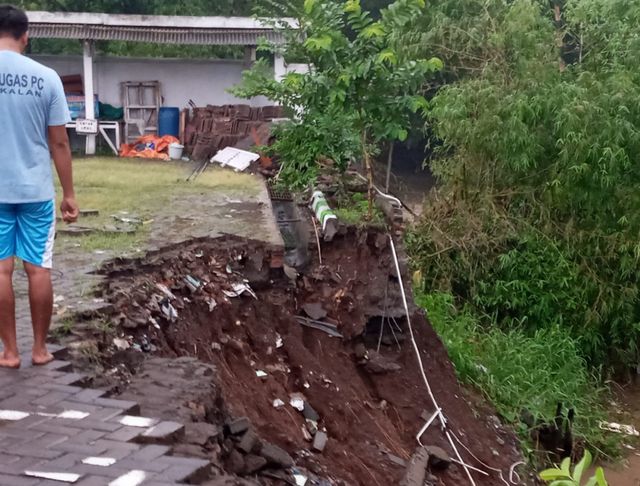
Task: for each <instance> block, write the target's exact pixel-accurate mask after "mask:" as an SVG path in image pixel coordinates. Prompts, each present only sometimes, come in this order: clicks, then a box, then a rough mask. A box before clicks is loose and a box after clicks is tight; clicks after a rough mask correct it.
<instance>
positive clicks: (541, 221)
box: [412, 0, 640, 371]
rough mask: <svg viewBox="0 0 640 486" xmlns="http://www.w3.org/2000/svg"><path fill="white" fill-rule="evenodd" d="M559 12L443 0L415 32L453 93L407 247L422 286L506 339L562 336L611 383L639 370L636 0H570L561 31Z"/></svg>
mask: <svg viewBox="0 0 640 486" xmlns="http://www.w3.org/2000/svg"><path fill="white" fill-rule="evenodd" d="M456 4H457V6H456ZM555 6H556V5H555V4H551V5H550V4H549V3H547V2H537V1H534V0H514V1H512V2H503V1H501V0H490V1H488V2H484V3H483V4H482V5H478V3H477V2H473V1H471V0H469V1H464V0H463V1H461V2H453V1H448V0H439V1H437V2H436V6H434V11H431V12H429V14H428V15H427V16H425V20H424V23H423V25H422V26H423V29H422V32H421V33H418V34H414V41H415V40H417V39H423V40H427V42H425V45H427V46H428V48H430V49H433V48H435V46H442V47H441V48H440V50H439V51H438V50H437V51H436V52H438V53H439V54H440V55H441V56H443V57H445V59H446V60H448V61H449V62H450V64H449V66H453V67H452V68H451V70H449V71H448V75H449V76H450V77H449V79H450V80H452V81H454V82H452V83H450V84H449V85H447V86H444V87H443V88H442V89H440V90H439V91H438V93H437V95H436V96H435V98H434V99H433V100H432V107H433V109H432V111H431V114H432V118H431V120H430V126H431V128H432V129H433V130H434V132H435V134H436V136H437V137H438V138H439V140H440V142H441V148H440V150H439V158H438V160H436V161H435V162H434V163H433V164H432V169H433V170H434V171H435V172H436V174H437V175H438V177H439V179H440V181H441V184H442V187H441V190H440V195H441V197H440V198H439V202H438V203H437V204H431V205H429V206H428V207H427V218H425V220H424V222H423V225H422V226H421V228H420V229H419V231H417V232H416V234H415V238H414V239H413V240H412V244H413V245H414V250H415V253H414V255H415V257H416V262H418V264H419V265H420V266H421V267H423V268H424V269H425V275H427V278H428V279H429V282H430V283H433V284H434V285H435V286H442V287H446V288H453V289H454V290H455V291H456V293H457V294H458V295H459V296H460V297H462V298H465V299H468V300H470V301H471V302H473V303H474V304H475V306H476V307H477V308H478V310H479V311H480V312H481V313H488V314H491V315H496V316H497V317H498V321H499V322H500V323H501V325H503V326H505V327H510V328H511V327H524V328H525V329H529V330H531V331H532V332H533V331H535V330H536V329H539V328H541V327H546V326H555V325H558V324H559V325H562V326H564V328H566V329H567V330H568V332H570V333H571V334H572V335H573V336H574V337H576V338H578V339H579V342H580V343H581V346H582V350H583V353H584V356H585V357H586V358H588V359H589V362H590V363H591V364H592V365H594V366H601V365H605V366H606V367H613V368H615V369H617V370H619V371H621V370H624V369H625V367H627V366H631V365H633V366H635V364H637V362H638V360H639V358H640V356H639V353H638V344H637V343H638V342H639V339H640V324H639V322H640V294H639V292H638V283H639V278H638V276H639V275H640V244H639V243H638V234H639V232H640V200H639V198H638V195H637V187H638V185H639V184H640V105H639V104H638V100H639V99H640V73H639V72H638V69H637V61H636V60H635V57H636V56H635V53H637V52H638V48H639V47H640V44H639V42H640V40H639V39H638V37H637V32H636V31H637V29H636V25H637V21H638V20H640V0H631V1H624V2H623V1H621V0H611V1H610V0H574V1H571V2H566V5H563V6H561V7H562V9H561V16H562V22H561V23H560V24H559V23H558V22H556V21H555V19H556V16H555V11H554V10H553V9H552V8H551V7H555ZM465 13H468V14H469V15H467V16H465V15H466V14H465ZM559 39H560V42H558V40H559ZM566 39H577V40H578V42H577V44H575V45H574V47H573V51H572V52H574V53H575V55H574V56H573V57H572V58H568V57H566V56H564V55H563V56H562V59H561V54H563V53H566V52H567V49H566V46H565V44H566Z"/></svg>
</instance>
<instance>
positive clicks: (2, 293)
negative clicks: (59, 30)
mask: <svg viewBox="0 0 640 486" xmlns="http://www.w3.org/2000/svg"><path fill="white" fill-rule="evenodd" d="M28 28H29V20H28V18H27V16H26V14H25V13H24V12H23V11H22V10H20V9H18V8H15V7H12V6H10V5H0V135H1V137H2V138H1V139H0V339H2V343H3V345H4V351H3V353H2V354H1V355H0V367H5V368H18V367H20V354H19V351H18V346H17V340H16V315H15V296H14V293H13V285H12V275H13V268H14V259H15V257H18V258H19V259H21V260H22V261H23V263H24V268H25V271H26V273H27V276H28V279H29V303H30V305H31V320H32V324H33V334H34V343H33V349H32V360H33V364H35V365H43V364H46V363H48V362H50V361H51V360H52V359H53V356H52V355H51V354H50V353H49V352H48V350H47V345H46V339H47V333H48V332H49V326H50V325H51V315H52V311H53V288H52V285H51V267H52V254H53V239H54V235H55V221H56V211H55V206H54V197H55V191H54V187H53V175H52V169H51V156H53V160H54V163H55V166H56V170H57V172H58V176H59V178H60V183H61V185H62V191H63V198H62V205H61V207H60V210H61V212H62V218H63V220H64V221H66V222H68V223H69V222H74V221H76V220H77V218H78V212H79V211H78V205H77V204H76V201H75V194H74V189H73V176H72V170H71V150H70V147H69V139H68V137H67V132H66V128H65V124H66V123H67V122H68V121H69V120H70V117H69V111H68V107H67V102H66V98H65V94H64V90H63V88H62V82H61V81H60V77H59V76H58V75H57V74H56V73H55V72H54V71H53V70H51V69H49V68H47V67H45V66H42V65H40V64H38V63H37V62H35V61H33V60H31V59H29V58H27V57H24V56H23V55H22V53H23V52H24V50H25V48H26V47H27V43H28V32H27V31H28Z"/></svg>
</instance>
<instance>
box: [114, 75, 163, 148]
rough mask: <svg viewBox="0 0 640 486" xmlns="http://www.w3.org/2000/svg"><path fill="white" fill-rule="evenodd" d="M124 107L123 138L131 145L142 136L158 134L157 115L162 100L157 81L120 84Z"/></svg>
mask: <svg viewBox="0 0 640 486" xmlns="http://www.w3.org/2000/svg"><path fill="white" fill-rule="evenodd" d="M121 87H122V104H123V106H124V137H125V142H126V143H131V142H134V141H135V140H137V139H138V138H140V137H142V136H144V135H154V134H157V133H158V113H159V112H160V105H161V104H162V98H161V93H160V82H159V81H142V82H138V81H125V82H123V83H121Z"/></svg>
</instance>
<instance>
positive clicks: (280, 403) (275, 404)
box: [273, 398, 285, 408]
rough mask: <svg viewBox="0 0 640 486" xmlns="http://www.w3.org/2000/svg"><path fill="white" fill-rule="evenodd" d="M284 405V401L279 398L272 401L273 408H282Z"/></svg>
mask: <svg viewBox="0 0 640 486" xmlns="http://www.w3.org/2000/svg"><path fill="white" fill-rule="evenodd" d="M284 406H285V403H284V402H283V401H282V400H280V399H279V398H276V399H275V400H274V401H273V408H282V407H284Z"/></svg>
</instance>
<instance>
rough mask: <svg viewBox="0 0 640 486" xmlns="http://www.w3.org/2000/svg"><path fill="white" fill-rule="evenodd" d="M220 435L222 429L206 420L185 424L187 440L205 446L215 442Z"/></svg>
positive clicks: (185, 438)
mask: <svg viewBox="0 0 640 486" xmlns="http://www.w3.org/2000/svg"><path fill="white" fill-rule="evenodd" d="M219 435H220V429H219V428H218V427H216V426H215V425H213V424H209V423H206V422H192V423H188V424H186V425H185V437H184V440H185V442H187V443H189V444H197V445H200V446H203V445H205V444H207V443H208V442H213V441H214V440H215V439H216V437H218V436H219Z"/></svg>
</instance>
